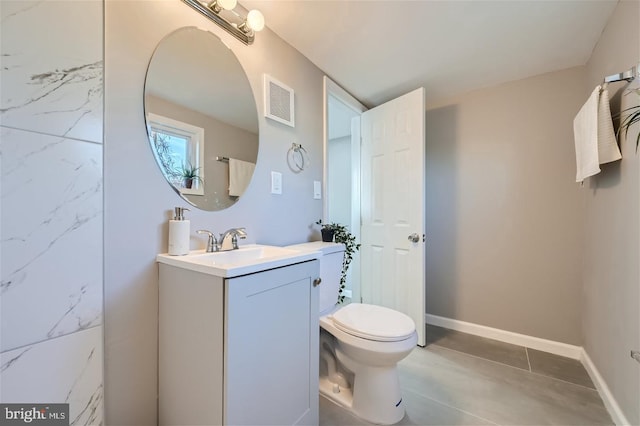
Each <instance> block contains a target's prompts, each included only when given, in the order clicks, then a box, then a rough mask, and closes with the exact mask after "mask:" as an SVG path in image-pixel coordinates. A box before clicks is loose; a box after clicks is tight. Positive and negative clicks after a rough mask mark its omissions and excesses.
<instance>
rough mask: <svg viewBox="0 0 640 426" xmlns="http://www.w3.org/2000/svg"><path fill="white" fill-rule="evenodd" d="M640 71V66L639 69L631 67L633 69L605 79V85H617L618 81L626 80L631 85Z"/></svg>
mask: <svg viewBox="0 0 640 426" xmlns="http://www.w3.org/2000/svg"><path fill="white" fill-rule="evenodd" d="M639 70H640V64H638V66H637V67H631V69H629V70H627V71H625V72H621V73H618V74H612V75H609V76H607V77H605V78H604V83H615V82H616V81H622V80H625V81H627V82H628V83H631V82H632V81H633V80H634V79H635V78H636V77H637V76H638V71H639Z"/></svg>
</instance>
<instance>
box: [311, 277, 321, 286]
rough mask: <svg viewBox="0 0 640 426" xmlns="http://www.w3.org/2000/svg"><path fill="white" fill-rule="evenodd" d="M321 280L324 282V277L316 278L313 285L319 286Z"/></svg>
mask: <svg viewBox="0 0 640 426" xmlns="http://www.w3.org/2000/svg"><path fill="white" fill-rule="evenodd" d="M321 282H322V278H316V279H315V280H313V286H314V287H318V286H319V285H320V283H321Z"/></svg>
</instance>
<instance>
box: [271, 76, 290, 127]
mask: <svg viewBox="0 0 640 426" xmlns="http://www.w3.org/2000/svg"><path fill="white" fill-rule="evenodd" d="M264 116H265V117H267V118H270V119H272V120H275V121H277V122H279V123H282V124H286V125H287V126H291V127H295V113H294V104H293V89H292V88H290V87H288V86H287V85H285V84H283V83H281V82H279V81H278V80H276V79H275V78H273V77H271V76H270V75H267V74H265V75H264Z"/></svg>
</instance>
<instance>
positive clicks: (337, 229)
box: [316, 219, 360, 303]
mask: <svg viewBox="0 0 640 426" xmlns="http://www.w3.org/2000/svg"><path fill="white" fill-rule="evenodd" d="M316 225H320V226H321V227H322V228H323V229H328V230H331V231H333V241H334V242H336V243H342V244H344V257H343V259H342V274H341V275H340V290H339V291H338V303H342V302H344V294H343V291H344V288H345V285H346V283H347V271H348V270H349V265H351V261H352V260H353V255H354V254H355V253H356V252H357V251H358V250H360V244H359V243H356V237H355V236H354V235H353V234H352V233H351V232H349V229H347V227H346V226H344V225H340V224H339V223H322V219H320V220H318V221H317V222H316Z"/></svg>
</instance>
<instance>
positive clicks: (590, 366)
mask: <svg viewBox="0 0 640 426" xmlns="http://www.w3.org/2000/svg"><path fill="white" fill-rule="evenodd" d="M580 361H582V365H584V368H585V369H586V370H587V373H589V377H591V381H592V382H593V384H594V385H595V386H596V389H597V390H598V393H599V394H600V398H602V402H604V406H605V407H606V408H607V411H608V412H609V415H610V416H611V420H613V423H615V424H616V425H618V426H623V425H630V424H631V423H629V420H627V417H626V416H625V415H624V413H623V412H622V409H621V408H620V406H619V405H618V402H617V401H616V399H615V398H614V397H613V394H612V393H611V390H609V386H607V383H606V382H605V381H604V378H603V377H602V376H601V375H600V372H599V371H598V369H597V368H596V366H595V364H594V363H593V361H591V358H589V354H588V353H587V351H585V350H584V348H583V349H582V354H581V356H580Z"/></svg>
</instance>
